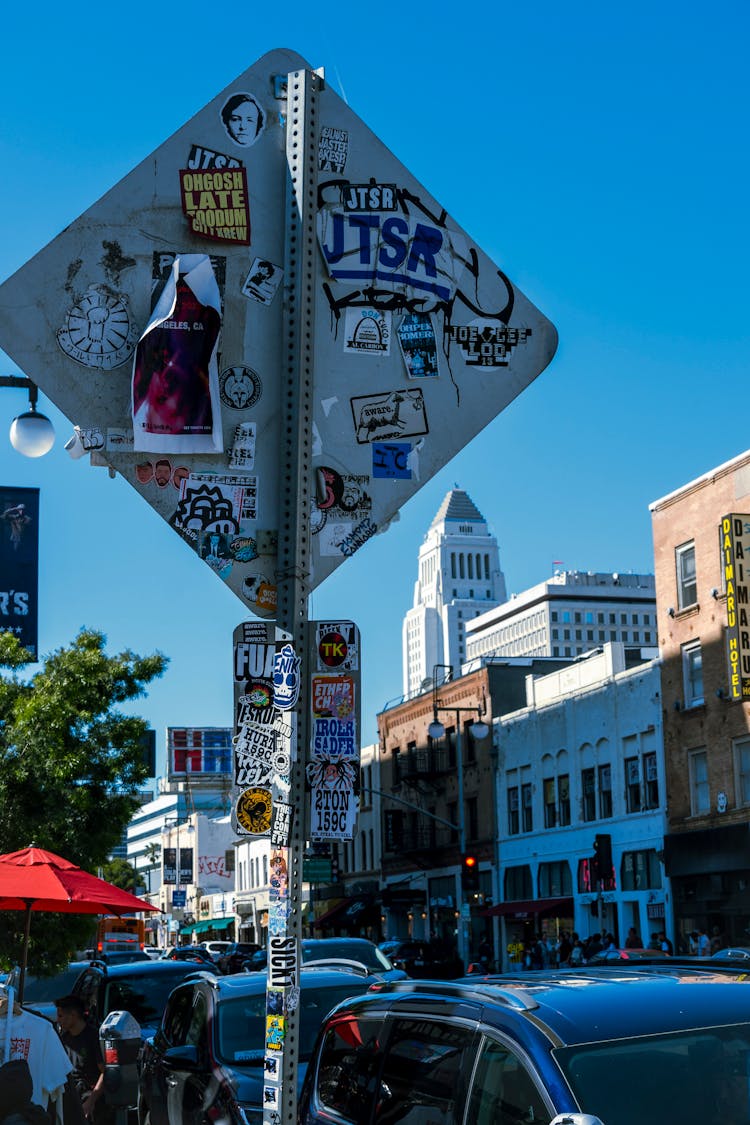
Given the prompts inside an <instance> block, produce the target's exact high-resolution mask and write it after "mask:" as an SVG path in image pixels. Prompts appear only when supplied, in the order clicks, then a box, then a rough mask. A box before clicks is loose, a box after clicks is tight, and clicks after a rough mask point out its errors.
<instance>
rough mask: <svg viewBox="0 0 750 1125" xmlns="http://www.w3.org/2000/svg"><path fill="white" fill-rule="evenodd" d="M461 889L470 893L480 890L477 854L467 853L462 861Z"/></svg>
mask: <svg viewBox="0 0 750 1125" xmlns="http://www.w3.org/2000/svg"><path fill="white" fill-rule="evenodd" d="M461 889H462V891H463V892H464V894H468V895H471V894H476V893H477V891H478V890H479V860H478V859H477V857H476V856H475V855H465V856H464V857H463V859H462V861H461Z"/></svg>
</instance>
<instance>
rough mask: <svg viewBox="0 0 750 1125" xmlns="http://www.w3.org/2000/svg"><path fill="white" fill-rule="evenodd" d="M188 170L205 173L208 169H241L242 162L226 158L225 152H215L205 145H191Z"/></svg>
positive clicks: (229, 157) (230, 157) (187, 164)
mask: <svg viewBox="0 0 750 1125" xmlns="http://www.w3.org/2000/svg"><path fill="white" fill-rule="evenodd" d="M185 167H186V168H189V169H190V170H191V171H198V170H200V171H204V170H205V169H207V168H241V167H242V161H241V160H236V159H235V158H234V157H233V156H226V155H225V154H224V153H223V152H214V150H213V149H211V148H204V147H203V145H191V146H190V153H189V155H188V158H187V163H186V165H185Z"/></svg>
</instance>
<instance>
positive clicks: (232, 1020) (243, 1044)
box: [216, 979, 362, 1066]
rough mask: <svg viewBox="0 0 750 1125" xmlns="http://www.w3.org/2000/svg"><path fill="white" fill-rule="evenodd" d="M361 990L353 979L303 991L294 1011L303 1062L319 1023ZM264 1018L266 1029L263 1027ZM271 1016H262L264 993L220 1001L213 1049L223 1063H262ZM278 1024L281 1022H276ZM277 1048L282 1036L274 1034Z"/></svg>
mask: <svg viewBox="0 0 750 1125" xmlns="http://www.w3.org/2000/svg"><path fill="white" fill-rule="evenodd" d="M361 991H362V985H361V984H360V983H359V982H358V981H357V980H356V979H354V980H351V981H349V982H348V983H346V984H341V985H336V986H334V987H332V988H321V987H320V986H317V987H315V986H314V985H312V984H311V986H310V987H307V988H303V989H302V992H301V995H300V1001H299V1007H298V1011H299V1013H300V1023H299V1057H300V1060H301V1061H302V1062H305V1061H307V1060H308V1059H309V1058H310V1056H311V1055H312V1050H313V1047H314V1046H315V1038H316V1036H317V1034H318V1031H319V1030H320V1026H321V1024H322V1023H323V1020H324V1019H325V1017H326V1016H327V1015H328V1013H329V1012H330V1011H331V1009H332V1008H335V1007H336V1005H337V1004H339V1003H341V1001H342V1000H348V999H349V997H351V996H356V995H357V994H358V993H360V992H361ZM266 1019H268V1028H267V1027H266ZM273 1019H274V1017H273V1016H272V1015H269V1016H268V1017H266V993H265V991H263V992H258V993H257V994H254V995H252V996H242V997H237V998H233V999H231V1000H224V1001H222V1003H221V1004H220V1005H219V1021H218V1022H219V1031H218V1038H217V1045H216V1050H217V1054H218V1056H219V1058H220V1059H221V1060H222V1061H223V1062H227V1063H232V1065H233V1066H237V1065H240V1066H242V1065H244V1066H254V1065H260V1064H261V1063H262V1062H263V1055H264V1054H265V1050H266V1048H265V1046H264V1044H265V1042H266V1039H267V1035H268V1036H270V1038H269V1039H268V1043H269V1047H270V1049H271V1050H273V1047H271V1043H272V1042H273V1038H274V1026H273ZM279 1022H281V1019H279ZM278 1036H279V1038H278V1046H279V1048H281V1044H282V1041H283V1035H282V1032H281V1029H279V1031H278Z"/></svg>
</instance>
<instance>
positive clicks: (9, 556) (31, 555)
mask: <svg viewBox="0 0 750 1125" xmlns="http://www.w3.org/2000/svg"><path fill="white" fill-rule="evenodd" d="M38 575H39V489H38V488H13V487H6V488H3V487H0V630H2V631H6V632H9V633H13V634H14V636H16V637H18V639H19V641H20V642H21V644H22V645H23V646H24V647H25V648H27V649H29V651H30V652H31V653H33V656H34V659H35V660H36V658H37V655H38V644H39V638H38V597H39V590H38Z"/></svg>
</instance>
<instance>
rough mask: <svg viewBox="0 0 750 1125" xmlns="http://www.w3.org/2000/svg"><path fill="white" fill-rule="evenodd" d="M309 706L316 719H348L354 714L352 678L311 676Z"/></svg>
mask: <svg viewBox="0 0 750 1125" xmlns="http://www.w3.org/2000/svg"><path fill="white" fill-rule="evenodd" d="M311 707H312V713H313V716H314V717H315V718H316V719H318V718H319V719H326V718H329V717H332V718H336V719H348V718H349V716H350V715H353V714H354V680H353V679H352V677H351V676H313V677H312V690H311Z"/></svg>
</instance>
